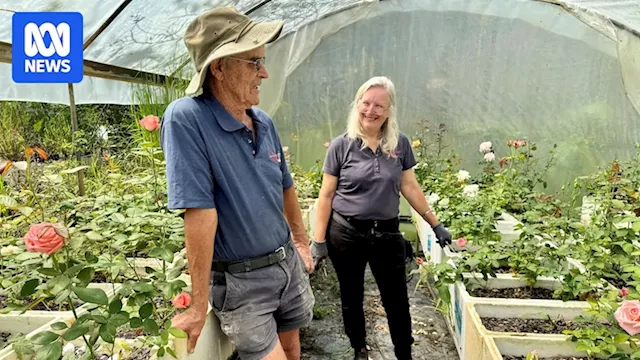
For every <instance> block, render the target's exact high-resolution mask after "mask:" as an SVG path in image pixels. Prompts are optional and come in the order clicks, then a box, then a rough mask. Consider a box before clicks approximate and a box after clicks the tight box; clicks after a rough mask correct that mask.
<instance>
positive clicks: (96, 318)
mask: <svg viewBox="0 0 640 360" xmlns="http://www.w3.org/2000/svg"><path fill="white" fill-rule="evenodd" d="M91 318H92V319H93V321H95V322H97V323H98V324H106V323H108V322H109V321H108V320H107V318H106V317H104V316H102V315H92V316H91Z"/></svg>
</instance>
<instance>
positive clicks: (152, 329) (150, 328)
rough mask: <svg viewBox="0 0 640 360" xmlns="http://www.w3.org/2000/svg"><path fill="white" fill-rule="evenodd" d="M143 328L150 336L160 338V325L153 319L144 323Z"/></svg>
mask: <svg viewBox="0 0 640 360" xmlns="http://www.w3.org/2000/svg"><path fill="white" fill-rule="evenodd" d="M142 328H143V329H144V330H145V331H146V332H147V333H149V334H151V335H154V336H158V335H159V333H160V328H159V327H158V324H157V323H156V322H155V321H154V320H153V319H146V320H145V321H144V322H143V323H142Z"/></svg>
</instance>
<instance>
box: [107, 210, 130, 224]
mask: <svg viewBox="0 0 640 360" xmlns="http://www.w3.org/2000/svg"><path fill="white" fill-rule="evenodd" d="M111 218H112V219H113V220H114V221H116V222H119V223H121V224H124V223H125V222H126V221H127V219H126V218H125V217H124V215H122V214H120V213H115V214H111Z"/></svg>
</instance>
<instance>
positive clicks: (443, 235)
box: [433, 224, 451, 248]
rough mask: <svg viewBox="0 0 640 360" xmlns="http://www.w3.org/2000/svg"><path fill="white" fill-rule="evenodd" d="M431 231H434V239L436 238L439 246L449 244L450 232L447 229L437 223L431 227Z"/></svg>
mask: <svg viewBox="0 0 640 360" xmlns="http://www.w3.org/2000/svg"><path fill="white" fill-rule="evenodd" d="M433 232H434V233H436V239H438V241H437V242H438V244H440V247H442V248H444V247H445V246H447V245H449V244H451V233H450V232H449V230H447V229H446V228H445V227H444V226H442V224H438V225H436V226H434V227H433Z"/></svg>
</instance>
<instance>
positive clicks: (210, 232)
mask: <svg viewBox="0 0 640 360" xmlns="http://www.w3.org/2000/svg"><path fill="white" fill-rule="evenodd" d="M217 227H218V212H217V210H216V209H188V210H187V211H186V213H185V215H184V232H185V244H186V247H187V261H188V263H189V273H190V274H191V289H192V290H191V307H190V308H189V310H188V311H186V312H184V313H182V314H179V315H177V316H176V317H175V318H174V319H173V320H172V323H173V326H175V327H177V328H180V329H182V330H184V331H185V332H186V333H187V334H188V335H189V344H188V350H189V352H190V353H191V352H193V351H194V349H195V347H196V341H197V340H198V337H199V336H200V333H201V332H202V328H203V326H204V323H205V320H206V318H207V310H208V308H209V281H210V278H211V261H212V259H213V243H214V238H215V235H216V229H217Z"/></svg>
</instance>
